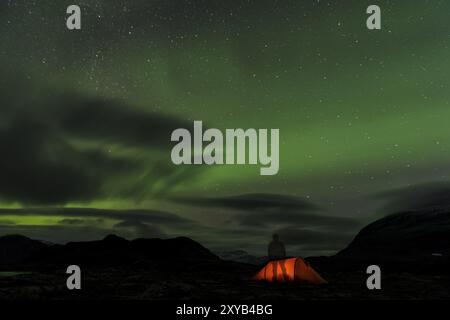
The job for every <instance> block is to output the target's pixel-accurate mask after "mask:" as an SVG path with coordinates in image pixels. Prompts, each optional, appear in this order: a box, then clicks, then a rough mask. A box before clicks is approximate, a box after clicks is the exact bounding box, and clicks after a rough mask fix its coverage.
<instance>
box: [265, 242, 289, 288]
mask: <svg viewBox="0 0 450 320" xmlns="http://www.w3.org/2000/svg"><path fill="white" fill-rule="evenodd" d="M267 249H268V256H269V260H270V261H272V268H273V279H274V280H278V275H277V273H278V266H280V268H281V272H282V274H281V276H282V280H283V281H284V280H287V273H286V266H285V265H284V260H283V259H284V258H286V249H285V247H284V243H283V242H281V241H280V239H279V237H278V234H274V235H273V236H272V241H271V242H270V243H269V246H268V248H267Z"/></svg>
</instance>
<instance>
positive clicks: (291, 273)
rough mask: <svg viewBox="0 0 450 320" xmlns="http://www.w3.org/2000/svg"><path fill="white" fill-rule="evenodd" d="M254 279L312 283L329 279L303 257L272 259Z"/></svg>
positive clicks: (319, 282)
mask: <svg viewBox="0 0 450 320" xmlns="http://www.w3.org/2000/svg"><path fill="white" fill-rule="evenodd" d="M274 271H275V272H274ZM254 279H255V280H266V281H269V282H275V281H280V282H283V281H299V282H304V283H312V284H323V283H327V281H326V280H325V279H324V278H322V277H321V276H320V275H319V274H318V273H317V272H316V271H315V270H314V269H313V268H312V267H311V266H310V265H309V263H308V262H307V261H305V260H303V259H302V258H289V259H283V260H276V261H270V262H268V263H267V264H266V266H265V267H264V268H262V269H261V271H259V272H258V273H257V274H256V276H255V277H254Z"/></svg>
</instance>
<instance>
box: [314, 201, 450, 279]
mask: <svg viewBox="0 0 450 320" xmlns="http://www.w3.org/2000/svg"><path fill="white" fill-rule="evenodd" d="M316 261H317V262H318V263H323V262H326V264H327V265H328V266H331V265H335V266H345V267H348V266H349V265H352V263H353V265H354V264H355V263H356V264H361V263H364V264H367V263H369V264H372V263H377V264H383V265H385V266H389V267H390V268H392V269H402V270H405V271H406V270H408V271H413V272H414V271H426V270H428V271H433V270H434V271H437V270H443V271H445V270H447V271H450V268H448V267H449V266H450V208H449V207H432V208H427V209H420V210H413V211H407V212H401V213H396V214H392V215H388V216H386V217H384V218H381V219H379V220H377V221H375V222H373V223H371V224H369V225H368V226H366V227H364V228H363V229H362V230H361V231H360V232H359V233H358V234H357V235H356V237H355V238H354V239H353V241H352V242H351V243H350V244H349V245H348V247H347V248H345V249H344V250H342V251H340V252H339V253H338V254H337V255H336V256H334V257H332V258H328V259H327V258H325V259H319V260H317V259H316Z"/></svg>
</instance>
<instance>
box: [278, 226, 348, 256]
mask: <svg viewBox="0 0 450 320" xmlns="http://www.w3.org/2000/svg"><path fill="white" fill-rule="evenodd" d="M277 233H278V235H279V236H280V239H281V240H282V241H283V242H284V243H285V244H286V245H293V246H298V247H301V248H303V249H307V250H323V249H328V250H338V249H342V248H344V247H345V245H346V244H348V243H349V242H350V241H351V240H352V238H353V236H354V235H353V234H351V233H343V232H336V231H333V232H331V231H330V232H324V231H317V230H310V229H302V228H297V227H286V228H282V229H279V230H277Z"/></svg>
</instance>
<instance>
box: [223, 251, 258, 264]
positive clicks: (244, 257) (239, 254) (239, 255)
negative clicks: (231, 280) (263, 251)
mask: <svg viewBox="0 0 450 320" xmlns="http://www.w3.org/2000/svg"><path fill="white" fill-rule="evenodd" d="M214 253H215V254H217V255H218V256H219V257H220V258H221V259H223V260H226V261H236V262H242V263H248V264H253V265H261V264H264V263H265V262H267V257H255V256H253V255H251V254H249V253H248V252H247V251H245V250H223V251H215V252H214Z"/></svg>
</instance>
